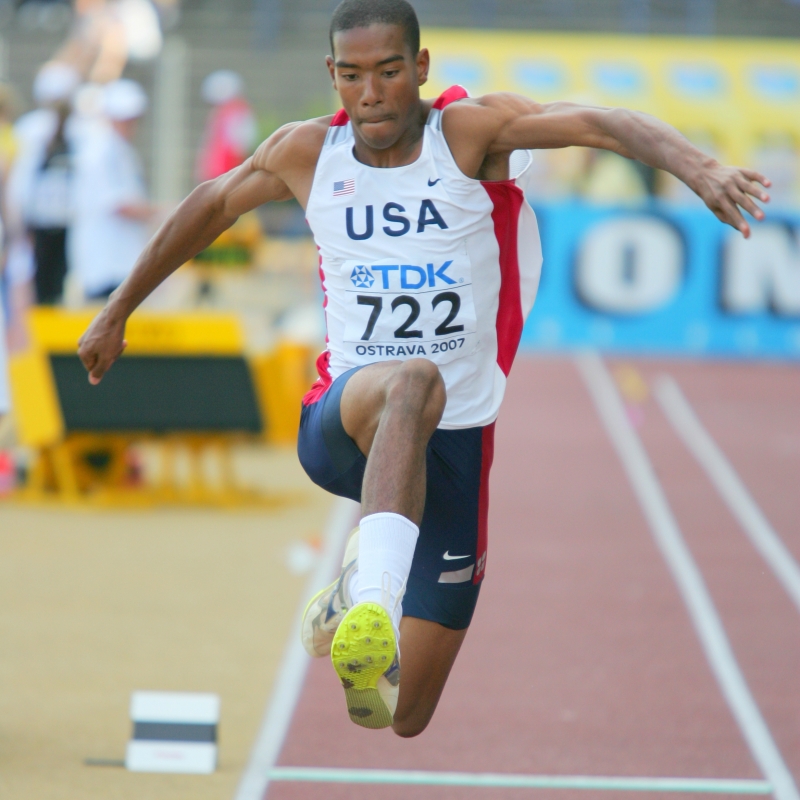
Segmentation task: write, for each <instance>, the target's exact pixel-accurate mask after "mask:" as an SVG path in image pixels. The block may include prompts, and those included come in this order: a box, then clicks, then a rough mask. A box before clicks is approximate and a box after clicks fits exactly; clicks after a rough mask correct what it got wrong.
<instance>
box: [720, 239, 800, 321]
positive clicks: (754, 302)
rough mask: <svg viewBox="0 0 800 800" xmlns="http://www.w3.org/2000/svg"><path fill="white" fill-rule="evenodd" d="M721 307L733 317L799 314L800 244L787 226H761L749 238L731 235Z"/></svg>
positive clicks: (725, 252) (728, 244) (723, 268)
mask: <svg viewBox="0 0 800 800" xmlns="http://www.w3.org/2000/svg"><path fill="white" fill-rule="evenodd" d="M722 305H723V307H724V308H725V310H726V311H728V312H730V313H733V314H752V313H756V312H763V311H770V310H772V311H774V312H775V313H776V314H780V315H783V316H792V315H795V314H800V241H798V235H797V231H795V232H794V234H793V232H792V230H791V229H790V228H789V227H788V226H785V225H777V224H772V225H769V224H767V225H759V226H755V227H754V228H753V232H752V234H751V236H750V238H749V239H744V238H742V236H741V235H740V234H738V233H732V234H731V235H730V236H729V238H728V241H727V244H726V247H725V251H724V260H723V264H722Z"/></svg>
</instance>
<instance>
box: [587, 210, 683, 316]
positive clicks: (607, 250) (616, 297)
mask: <svg viewBox="0 0 800 800" xmlns="http://www.w3.org/2000/svg"><path fill="white" fill-rule="evenodd" d="M683 262H684V253H683V242H682V240H681V237H680V235H679V234H678V232H677V231H676V230H675V228H673V227H672V226H671V225H669V224H668V223H666V222H663V221H662V220H659V219H655V218H652V217H650V218H647V217H616V218H614V219H609V220H605V221H603V222H600V223H598V224H597V225H595V226H594V227H593V228H592V229H591V230H590V231H589V233H588V234H587V235H586V237H585V238H584V240H583V242H582V243H581V246H580V250H579V252H578V263H577V270H576V286H577V290H578V294H579V295H580V297H581V299H582V300H583V301H584V302H585V303H586V304H587V305H589V306H591V307H593V308H595V309H597V310H598V311H605V312H611V313H617V314H643V313H647V312H651V311H655V310H656V309H658V308H660V307H662V306H664V305H666V304H667V303H668V302H669V301H670V300H671V299H672V298H673V297H674V296H675V293H676V292H677V291H678V289H679V287H680V282H681V279H682V276H683Z"/></svg>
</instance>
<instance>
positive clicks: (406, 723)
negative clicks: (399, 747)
mask: <svg viewBox="0 0 800 800" xmlns="http://www.w3.org/2000/svg"><path fill="white" fill-rule="evenodd" d="M429 722H430V717H428V718H427V719H421V720H416V719H415V720H396V721H395V722H394V724H393V725H392V730H393V731H394V733H395V734H396V735H397V736H399V737H400V738H401V739H413V738H414V737H415V736H419V735H420V734H421V733H422V732H423V731H424V730H425V728H427V727H428V723H429Z"/></svg>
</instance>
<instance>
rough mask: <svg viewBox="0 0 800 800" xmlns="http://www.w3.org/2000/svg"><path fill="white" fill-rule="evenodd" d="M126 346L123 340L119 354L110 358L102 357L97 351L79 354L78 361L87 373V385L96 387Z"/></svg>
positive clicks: (125, 341) (126, 343)
mask: <svg viewBox="0 0 800 800" xmlns="http://www.w3.org/2000/svg"><path fill="white" fill-rule="evenodd" d="M127 346H128V342H127V340H125V339H123V341H122V346H121V347H120V349H119V352H117V354H116V355H114V356H110V357H109V356H105V357H104V356H102V355H101V354H100V353H98V352H97V351H92V350H89V351H88V352H81V353H79V356H80V359H81V361H82V362H83V366H84V367H86V370H87V372H88V373H89V383H91V384H92V386H97V384H98V383H100V381H101V380H102V379H103V376H104V375H105V374H106V372H108V371H109V370H110V369H111V367H112V366H113V365H114V362H115V361H116V360H117V359H118V358H119V357H120V356H121V355H122V353H123V351H124V350H125V348H126V347H127ZM82 349H83V348H82Z"/></svg>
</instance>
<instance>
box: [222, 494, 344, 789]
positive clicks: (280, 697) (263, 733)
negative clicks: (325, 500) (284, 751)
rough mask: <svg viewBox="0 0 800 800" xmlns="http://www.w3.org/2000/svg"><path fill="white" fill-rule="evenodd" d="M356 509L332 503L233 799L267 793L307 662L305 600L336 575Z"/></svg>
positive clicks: (339, 500)
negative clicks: (303, 637)
mask: <svg viewBox="0 0 800 800" xmlns="http://www.w3.org/2000/svg"><path fill="white" fill-rule="evenodd" d="M358 509H359V506H358V504H357V503H353V502H352V501H351V500H345V499H344V498H337V499H336V500H335V501H334V503H333V508H332V509H331V513H330V516H329V517H328V522H327V525H326V526H325V534H324V540H323V543H322V553H321V555H320V558H319V561H318V562H317V566H316V568H315V569H314V572H313V573H312V575H311V577H310V578H309V580H308V583H307V585H306V589H305V591H304V592H303V597H302V599H301V602H300V605H299V606H298V609H297V613H296V614H295V619H294V621H293V623H292V627H291V630H290V633H289V641H288V643H287V645H286V651H285V653H284V656H283V663H282V664H281V668H280V671H279V672H278V677H277V680H276V681H275V686H274V687H273V690H272V697H271V698H270V701H269V704H268V705H267V710H266V712H265V713H264V718H263V720H262V722H261V727H260V729H259V732H258V737H257V738H256V742H255V744H254V745H253V750H252V752H251V753H250V760H249V761H248V762H247V766H246V767H245V770H244V773H243V774H242V777H241V780H240V781H239V786H238V788H237V790H236V800H262V799H263V797H264V795H265V793H266V791H267V786H268V785H269V781H270V772H271V771H272V768H273V767H274V766H275V762H276V761H277V759H278V756H279V755H280V752H281V748H282V747H283V742H284V740H285V738H286V734H287V732H288V730H289V725H290V724H291V722H292V716H293V714H294V709H295V706H296V705H297V701H298V700H299V699H300V693H301V691H302V689H303V682H304V681H305V677H306V672H307V670H308V665H309V663H310V661H311V659H310V658H309V657H308V654H307V653H306V651H305V650H304V649H303V645H302V644H301V642H300V624H301V622H302V618H303V611H305V607H306V603H307V602H308V599H309V598H310V597H311V596H312V595H313V594H314V593H315V592H317V591H319V589H320V588H321V587H322V586H324V585H325V584H326V583H328V582H329V581H330V580H332V576H333V575H334V574H335V573H336V571H337V567H338V566H339V559H340V558H341V557H342V549H343V547H344V540H345V537H346V536H347V534H348V533H349V532H350V530H351V529H352V528H353V527H354V526H355V525H357V524H358Z"/></svg>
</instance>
